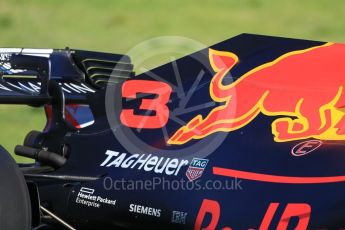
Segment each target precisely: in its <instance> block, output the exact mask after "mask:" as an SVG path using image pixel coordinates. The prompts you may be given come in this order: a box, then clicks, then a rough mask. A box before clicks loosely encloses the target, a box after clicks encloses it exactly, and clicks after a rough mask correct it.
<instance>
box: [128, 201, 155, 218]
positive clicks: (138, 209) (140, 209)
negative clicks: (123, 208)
mask: <svg viewBox="0 0 345 230" xmlns="http://www.w3.org/2000/svg"><path fill="white" fill-rule="evenodd" d="M129 211H130V212H135V213H139V214H144V215H148V216H155V217H160V216H161V211H162V210H160V209H157V208H151V207H146V206H142V205H137V204H130V205H129Z"/></svg>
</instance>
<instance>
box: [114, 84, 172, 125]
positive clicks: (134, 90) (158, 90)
mask: <svg viewBox="0 0 345 230" xmlns="http://www.w3.org/2000/svg"><path fill="white" fill-rule="evenodd" d="M171 92H172V89H171V87H170V86H169V85H168V84H166V83H164V82H158V81H148V80H130V81H126V82H125V83H124V84H123V85H122V97H123V98H131V99H136V98H137V94H139V93H144V94H153V95H156V96H155V98H153V99H146V98H145V99H142V100H141V104H140V107H139V109H140V110H141V111H153V112H154V113H155V114H154V115H137V114H134V109H123V110H122V111H121V114H120V120H121V122H122V124H124V125H126V126H128V127H131V128H143V129H157V128H162V127H164V126H165V125H166V123H167V122H168V119H169V108H168V106H167V105H166V104H167V103H168V101H169V98H170V94H171ZM144 114H145V113H144Z"/></svg>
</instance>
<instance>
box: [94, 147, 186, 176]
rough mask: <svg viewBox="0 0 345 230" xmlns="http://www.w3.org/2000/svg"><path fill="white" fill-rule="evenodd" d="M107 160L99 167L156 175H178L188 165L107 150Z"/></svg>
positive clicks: (176, 159) (155, 157)
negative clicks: (125, 169) (133, 170)
mask: <svg viewBox="0 0 345 230" xmlns="http://www.w3.org/2000/svg"><path fill="white" fill-rule="evenodd" d="M105 155H107V158H106V159H105V160H104V161H103V162H102V163H101V165H100V166H101V167H116V168H131V169H137V170H144V171H146V172H154V173H157V174H162V173H164V174H166V175H174V176H176V175H178V173H179V171H180V169H181V168H182V167H183V166H187V165H188V164H189V161H188V160H181V159H178V158H167V157H158V156H153V155H152V154H133V155H130V154H129V155H127V153H121V154H120V153H119V152H115V151H111V150H107V151H106V153H105Z"/></svg>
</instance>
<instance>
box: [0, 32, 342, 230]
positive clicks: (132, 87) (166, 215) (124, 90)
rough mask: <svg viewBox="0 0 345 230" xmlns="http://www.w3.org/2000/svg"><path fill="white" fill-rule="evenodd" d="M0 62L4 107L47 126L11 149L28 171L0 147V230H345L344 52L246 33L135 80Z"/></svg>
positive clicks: (65, 64) (120, 60) (71, 65)
mask: <svg viewBox="0 0 345 230" xmlns="http://www.w3.org/2000/svg"><path fill="white" fill-rule="evenodd" d="M0 53H1V54H0V55H1V56H0V64H1V65H0V70H1V75H2V77H1V79H0V103H3V104H4V103H6V104H27V105H31V106H44V108H45V111H46V115H47V124H46V127H45V129H44V130H43V131H42V132H38V131H33V132H30V133H29V134H28V136H27V137H26V138H25V141H24V144H22V145H21V144H20V145H18V146H17V147H16V148H15V150H14V152H15V153H16V154H18V155H21V156H27V157H31V158H33V159H36V163H34V164H19V165H18V166H19V167H17V166H16V165H15V163H14V162H13V160H11V158H10V157H8V156H9V155H8V153H7V151H6V150H5V149H1V155H0V157H1V158H2V159H3V160H2V161H1V164H2V167H1V174H0V175H2V178H1V179H2V180H1V181H2V182H3V187H2V188H4V189H1V192H0V194H1V201H0V202H1V213H5V214H4V215H1V218H2V219H1V224H2V226H1V229H30V228H31V229H64V228H69V229H151V228H152V229H162V228H163V227H164V229H169V228H171V229H271V228H272V229H307V228H308V229H309V228H310V229H316V228H319V229H320V228H322V229H326V228H332V229H334V228H337V229H340V228H344V227H345V218H344V216H345V199H344V183H345V168H344V163H343V162H342V161H343V160H342V159H343V158H344V156H342V154H343V146H344V140H345V116H344V115H345V113H344V112H345V110H344V107H345V96H344V93H343V90H345V89H344V87H345V78H344V76H345V63H343V62H345V61H344V60H345V45H342V44H336V43H324V42H314V41H306V40H297V39H287V38H277V37H269V36H259V35H249V34H242V35H239V36H236V37H234V38H231V39H229V40H226V41H224V42H221V43H219V44H216V45H213V46H211V47H209V48H205V49H203V50H201V51H198V52H196V53H193V54H191V55H188V56H185V57H183V58H181V59H178V60H176V61H173V62H171V63H167V64H165V65H162V66H160V67H158V68H155V69H153V70H150V71H148V72H146V73H143V74H139V75H136V76H135V74H134V73H133V66H132V64H131V62H130V58H129V57H127V56H125V55H116V54H106V53H99V52H89V51H80V50H70V49H64V50H39V49H0ZM176 70H178V71H176ZM24 119H25V118H24ZM24 178H25V180H24ZM8 201H10V202H8ZM18 220H20V221H18ZM22 220H23V221H22ZM19 222H20V223H19Z"/></svg>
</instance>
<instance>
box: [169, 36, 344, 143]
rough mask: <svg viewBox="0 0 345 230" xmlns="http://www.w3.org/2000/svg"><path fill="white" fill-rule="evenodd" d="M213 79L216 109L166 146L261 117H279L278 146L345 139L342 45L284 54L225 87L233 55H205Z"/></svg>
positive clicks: (234, 59) (275, 130)
mask: <svg viewBox="0 0 345 230" xmlns="http://www.w3.org/2000/svg"><path fill="white" fill-rule="evenodd" d="M209 59H210V63H211V66H212V68H213V70H214V71H215V75H214V77H213V79H212V81H211V84H210V95H211V98H212V99H213V100H214V101H215V102H219V103H224V104H222V105H220V106H218V107H216V108H214V109H213V110H212V111H211V112H210V113H209V114H208V115H207V116H206V117H205V118H203V117H202V116H201V115H197V116H196V117H194V118H193V119H192V120H191V121H189V122H188V123H187V125H185V126H183V127H181V128H180V129H179V130H177V131H176V132H175V133H174V135H173V136H172V137H171V138H170V139H169V141H168V143H169V144H183V143H186V142H188V141H190V140H192V139H201V138H203V137H206V136H208V135H210V134H212V133H215V132H219V131H223V132H231V131H234V130H237V129H240V128H241V127H243V126H245V125H247V124H248V123H250V122H251V121H252V120H253V119H254V118H255V117H256V116H257V115H258V114H259V113H262V114H264V115H267V116H279V118H277V119H276V120H274V122H273V123H272V133H273V135H274V140H275V141H276V142H286V141H292V140H300V139H307V138H315V139H320V140H345V109H343V108H345V95H344V87H345V44H335V43H327V44H324V45H322V46H317V47H312V48H309V49H305V50H298V51H293V52H289V53H286V54H284V55H283V56H281V57H279V58H277V59H276V60H274V61H272V62H269V63H266V64H264V65H261V66H258V67H256V68H254V69H253V70H251V71H249V72H248V73H246V74H244V75H243V76H241V77H240V78H239V79H238V80H237V81H235V82H233V83H232V84H229V85H224V84H223V83H222V81H223V79H224V77H225V76H226V75H227V74H228V72H229V71H230V70H231V69H232V68H233V67H234V66H235V65H236V63H238V61H239V60H238V57H237V56H236V55H235V54H234V53H230V52H223V51H216V50H212V49H210V50H209Z"/></svg>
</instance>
